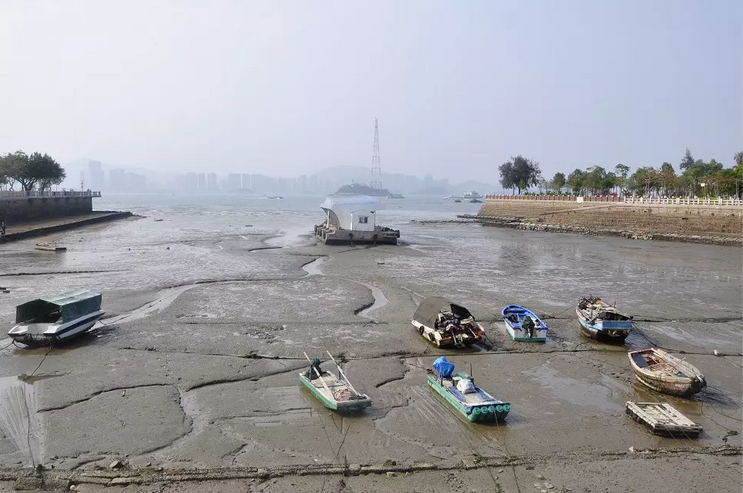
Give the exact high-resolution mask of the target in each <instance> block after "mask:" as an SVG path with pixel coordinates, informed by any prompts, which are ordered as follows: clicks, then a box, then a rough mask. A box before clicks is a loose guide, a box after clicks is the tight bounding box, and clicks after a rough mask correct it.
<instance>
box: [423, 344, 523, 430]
mask: <svg viewBox="0 0 743 493" xmlns="http://www.w3.org/2000/svg"><path fill="white" fill-rule="evenodd" d="M433 367H434V371H433V375H428V385H429V386H430V387H431V388H432V389H433V390H435V391H436V392H438V393H439V394H440V395H441V396H442V397H443V398H444V399H446V400H447V402H448V403H449V404H451V405H452V406H453V407H454V409H456V410H457V411H459V412H460V413H462V415H464V417H465V418H467V419H468V420H470V421H483V422H485V421H496V422H497V421H503V420H504V419H505V418H506V416H508V413H509V411H510V410H511V404H510V403H508V402H503V401H501V400H499V399H496V398H495V397H493V396H492V395H490V394H488V393H487V392H485V391H484V390H483V389H481V388H480V387H478V386H477V385H475V382H474V379H473V378H472V377H471V376H470V375H468V374H467V373H454V364H452V363H450V362H449V361H447V360H446V358H445V357H444V356H441V357H439V358H437V359H436V361H434V362H433ZM429 371H431V370H429Z"/></svg>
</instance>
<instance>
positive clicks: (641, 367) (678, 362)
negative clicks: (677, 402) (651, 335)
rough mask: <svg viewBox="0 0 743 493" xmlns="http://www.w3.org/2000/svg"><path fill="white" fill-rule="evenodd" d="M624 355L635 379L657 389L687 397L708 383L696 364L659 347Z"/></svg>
mask: <svg viewBox="0 0 743 493" xmlns="http://www.w3.org/2000/svg"><path fill="white" fill-rule="evenodd" d="M627 356H628V357H629V361H630V364H631V365H632V370H634V372H635V376H636V377H637V380H639V381H640V383H642V384H643V385H646V386H647V387H650V388H651V389H653V390H657V391H658V392H663V393H664V394H670V395H675V396H679V397H686V396H690V395H693V394H696V393H697V392H699V391H700V390H702V389H703V388H704V387H706V386H707V381H706V380H705V379H704V375H702V372H700V371H699V370H698V369H697V368H696V367H695V366H693V365H691V364H690V363H687V362H686V361H684V360H682V359H680V358H677V357H676V356H674V355H672V354H668V353H667V352H665V351H663V350H662V349H656V348H649V349H642V350H640V351H630V352H629V353H628V354H627Z"/></svg>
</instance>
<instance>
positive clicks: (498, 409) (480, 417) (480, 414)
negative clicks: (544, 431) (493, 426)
mask: <svg viewBox="0 0 743 493" xmlns="http://www.w3.org/2000/svg"><path fill="white" fill-rule="evenodd" d="M428 385H429V386H430V387H431V388H432V389H433V390H435V391H436V392H437V393H438V394H439V395H440V396H441V397H443V398H444V399H446V401H447V402H448V403H449V404H450V405H451V406H452V407H453V408H454V409H456V410H457V411H459V413H460V414H462V416H464V417H465V418H467V420H469V421H473V422H502V421H504V420H505V419H506V416H508V413H509V412H510V411H511V404H510V403H508V402H500V403H494V402H493V403H483V404H474V405H465V404H464V403H462V402H461V401H459V399H457V398H456V397H454V396H453V395H452V394H451V392H449V391H448V390H447V389H446V388H444V386H442V385H441V384H440V383H439V382H438V381H437V380H436V378H435V377H433V376H431V375H429V376H428Z"/></svg>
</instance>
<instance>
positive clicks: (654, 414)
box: [626, 401, 702, 438]
mask: <svg viewBox="0 0 743 493" xmlns="http://www.w3.org/2000/svg"><path fill="white" fill-rule="evenodd" d="M626 411H627V414H629V415H630V416H632V419H634V420H635V421H637V422H638V423H643V424H645V425H646V426H648V427H649V428H650V430H651V431H652V432H653V433H655V434H656V435H667V436H672V437H686V438H697V437H698V436H699V433H701V432H702V427H701V426H699V425H698V424H696V423H694V422H693V421H692V420H690V419H689V418H687V417H686V416H684V415H683V414H681V413H680V412H679V411H678V410H677V409H676V408H674V407H673V406H671V405H670V404H667V403H665V402H663V403H661V402H632V401H628V402H627V407H626Z"/></svg>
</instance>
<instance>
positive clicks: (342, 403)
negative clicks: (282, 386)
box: [299, 352, 372, 413]
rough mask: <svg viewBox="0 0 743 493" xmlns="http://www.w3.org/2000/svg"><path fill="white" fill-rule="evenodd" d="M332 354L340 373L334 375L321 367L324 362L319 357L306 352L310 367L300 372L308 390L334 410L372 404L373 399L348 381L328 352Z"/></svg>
mask: <svg viewBox="0 0 743 493" xmlns="http://www.w3.org/2000/svg"><path fill="white" fill-rule="evenodd" d="M327 353H328V356H330V359H331V361H333V363H335V366H336V368H337V369H338V375H337V376H336V375H334V374H333V373H331V372H329V371H325V370H323V369H322V368H320V365H321V364H322V363H321V361H320V360H319V359H318V358H313V359H312V360H310V357H309V356H307V353H304V357H305V358H307V361H309V362H310V367H309V368H308V369H307V370H306V371H303V372H302V373H300V374H299V381H300V382H302V385H304V386H305V387H306V388H307V390H309V391H310V392H311V393H312V395H313V396H315V398H316V399H317V400H319V401H320V402H321V403H322V404H323V406H325V407H327V408H328V409H333V410H334V411H341V412H349V413H350V412H356V411H361V410H362V409H364V408H366V407H369V406H371V404H372V401H371V398H369V396H368V395H366V394H360V393H359V392H357V391H356V389H355V388H354V387H353V385H351V382H349V381H348V377H346V374H345V372H344V371H343V369H342V368H341V366H340V365H339V364H338V362H337V361H335V358H333V355H331V354H330V352H327Z"/></svg>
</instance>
